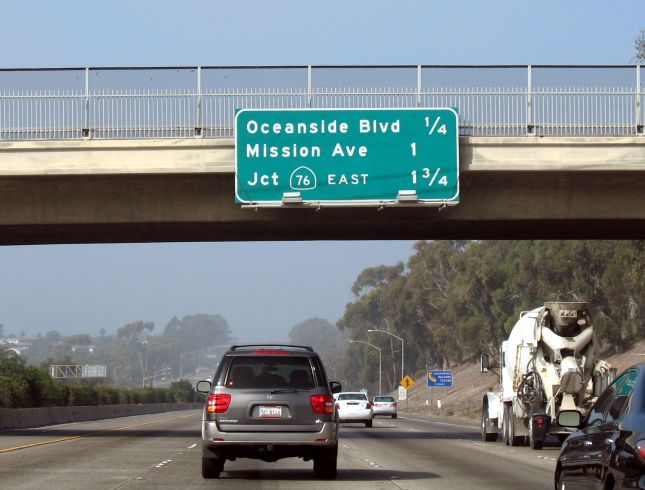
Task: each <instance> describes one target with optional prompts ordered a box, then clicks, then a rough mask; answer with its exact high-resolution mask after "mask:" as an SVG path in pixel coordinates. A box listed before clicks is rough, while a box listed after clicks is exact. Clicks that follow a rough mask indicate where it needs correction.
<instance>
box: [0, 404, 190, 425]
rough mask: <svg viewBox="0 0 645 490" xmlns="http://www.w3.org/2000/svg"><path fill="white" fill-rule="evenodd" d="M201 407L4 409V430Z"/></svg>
mask: <svg viewBox="0 0 645 490" xmlns="http://www.w3.org/2000/svg"><path fill="white" fill-rule="evenodd" d="M201 406H202V404H201V403H146V404H123V405H97V406H82V407H41V408H0V430H1V429H26V428H29V427H41V426H44V425H55V424H65V423H69V422H83V421H86V420H99V419H110V418H117V417H128V416H131V415H145V414H150V413H161V412H172V411H175V410H192V409H195V408H201Z"/></svg>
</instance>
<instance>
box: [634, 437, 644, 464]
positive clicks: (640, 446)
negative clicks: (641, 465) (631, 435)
mask: <svg viewBox="0 0 645 490" xmlns="http://www.w3.org/2000/svg"><path fill="white" fill-rule="evenodd" d="M636 449H638V455H639V456H640V457H641V460H642V461H643V462H645V440H644V441H638V442H637V443H636Z"/></svg>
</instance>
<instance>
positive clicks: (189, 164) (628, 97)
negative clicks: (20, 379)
mask: <svg viewBox="0 0 645 490" xmlns="http://www.w3.org/2000/svg"><path fill="white" fill-rule="evenodd" d="M640 74H641V68H640V67H639V66H611V67H607V66H602V67H589V66H584V67H573V66H569V67H560V66H539V67H535V66H533V67H531V66H489V67H466V66H453V67H446V66H441V67H437V66H425V65H421V66H397V67H315V66H305V67H204V68H200V67H194V68H159V69H151V68H146V69H129V68H128V69H119V68H95V69H89V68H86V69H42V70H40V69H38V70H5V71H0V243H3V244H28V243H86V242H148V241H197V240H213V241H214V240H222V241H226V240H311V239H313V240H317V239H439V238H469V239H486V238H641V239H642V238H644V237H645V139H644V137H643V134H642V133H643V125H642V120H643V109H642V106H641V96H642V92H643V89H642V87H641V79H640ZM303 107H305V108H306V107H370V108H377V107H458V108H459V112H460V138H459V148H460V187H461V202H460V204H458V205H457V206H453V207H449V208H445V209H439V208H428V207H397V206H394V207H386V208H382V209H381V208H378V207H371V208H364V207H363V208H322V209H311V208H306V209H302V208H292V207H288V208H271V209H253V208H241V207H240V206H239V205H237V204H235V202H234V149H235V148H234V145H235V142H234V140H233V138H232V131H233V122H232V121H233V115H234V111H235V109H239V108H303Z"/></svg>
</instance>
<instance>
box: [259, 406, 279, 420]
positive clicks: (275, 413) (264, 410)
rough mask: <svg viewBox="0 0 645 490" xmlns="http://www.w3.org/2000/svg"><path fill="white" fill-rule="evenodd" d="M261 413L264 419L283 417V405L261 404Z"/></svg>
mask: <svg viewBox="0 0 645 490" xmlns="http://www.w3.org/2000/svg"><path fill="white" fill-rule="evenodd" d="M259 415H260V418H262V419H279V418H281V417H282V407H265V406H260V412H259Z"/></svg>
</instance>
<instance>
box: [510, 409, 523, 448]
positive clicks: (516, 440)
mask: <svg viewBox="0 0 645 490" xmlns="http://www.w3.org/2000/svg"><path fill="white" fill-rule="evenodd" d="M508 408H509V410H508V443H509V444H510V445H511V446H513V447H517V446H523V445H524V436H516V435H515V423H516V422H517V420H516V419H515V415H514V414H513V407H512V406H509V407H508Z"/></svg>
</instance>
